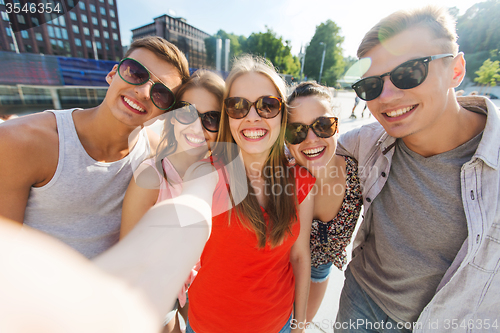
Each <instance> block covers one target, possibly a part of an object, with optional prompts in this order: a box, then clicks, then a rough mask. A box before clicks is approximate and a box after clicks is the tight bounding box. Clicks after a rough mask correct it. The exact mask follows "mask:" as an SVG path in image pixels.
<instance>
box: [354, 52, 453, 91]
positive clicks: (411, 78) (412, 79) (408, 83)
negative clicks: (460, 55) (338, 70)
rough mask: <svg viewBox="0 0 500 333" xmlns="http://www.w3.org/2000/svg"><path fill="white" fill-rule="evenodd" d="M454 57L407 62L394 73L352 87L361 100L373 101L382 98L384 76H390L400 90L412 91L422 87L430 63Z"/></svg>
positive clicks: (365, 79)
mask: <svg viewBox="0 0 500 333" xmlns="http://www.w3.org/2000/svg"><path fill="white" fill-rule="evenodd" d="M447 57H453V54H449V53H448V54H438V55H434V56H430V57H424V58H418V59H413V60H409V61H406V62H404V63H402V64H401V65H399V66H398V67H396V68H394V69H393V70H392V71H390V72H387V73H384V74H382V75H379V76H369V77H365V78H363V79H361V80H359V81H357V82H355V83H354V84H353V85H352V89H354V91H355V92H356V94H357V95H358V97H359V98H361V99H362V100H365V101H371V100H373V99H375V98H377V97H379V96H380V94H381V93H382V89H383V88H384V79H383V78H384V76H389V79H390V80H391V82H392V84H394V86H395V87H396V88H399V89H412V88H415V87H418V86H419V85H421V84H422V83H423V82H424V81H425V79H426V77H427V74H428V72H429V62H430V61H432V60H436V59H441V58H447Z"/></svg>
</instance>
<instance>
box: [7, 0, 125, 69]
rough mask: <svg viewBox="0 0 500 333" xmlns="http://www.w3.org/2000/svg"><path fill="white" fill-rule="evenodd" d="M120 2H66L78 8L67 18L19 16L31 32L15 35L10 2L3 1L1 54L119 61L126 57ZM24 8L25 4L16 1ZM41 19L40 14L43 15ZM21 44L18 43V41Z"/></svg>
mask: <svg viewBox="0 0 500 333" xmlns="http://www.w3.org/2000/svg"><path fill="white" fill-rule="evenodd" d="M116 1H117V0H80V1H78V3H77V4H76V6H74V5H73V3H74V2H73V0H66V1H65V2H67V3H68V4H69V6H71V7H74V8H73V9H71V10H70V11H68V12H66V13H65V14H64V15H61V16H58V17H55V16H53V17H51V16H50V14H47V13H45V14H41V15H45V16H44V17H43V19H44V21H47V23H43V24H40V17H39V16H38V17H37V15H29V16H26V15H24V16H23V17H21V16H18V17H17V21H18V22H21V23H22V24H24V25H25V26H26V27H28V29H26V30H22V31H19V32H14V33H13V32H12V30H11V28H10V19H9V15H8V14H7V12H6V1H5V0H0V12H1V18H0V51H13V52H15V51H16V46H15V45H16V44H17V47H18V49H19V52H21V53H25V52H26V53H37V54H48V55H58V56H65V57H76V58H87V59H99V60H113V61H119V60H120V59H121V58H122V56H123V51H122V43H121V38H120V26H119V22H118V15H117V5H116ZM14 3H19V4H20V5H21V6H22V5H23V3H25V1H20V0H14ZM39 15H40V14H39ZM13 38H15V40H16V42H17V43H15V42H14V39H13Z"/></svg>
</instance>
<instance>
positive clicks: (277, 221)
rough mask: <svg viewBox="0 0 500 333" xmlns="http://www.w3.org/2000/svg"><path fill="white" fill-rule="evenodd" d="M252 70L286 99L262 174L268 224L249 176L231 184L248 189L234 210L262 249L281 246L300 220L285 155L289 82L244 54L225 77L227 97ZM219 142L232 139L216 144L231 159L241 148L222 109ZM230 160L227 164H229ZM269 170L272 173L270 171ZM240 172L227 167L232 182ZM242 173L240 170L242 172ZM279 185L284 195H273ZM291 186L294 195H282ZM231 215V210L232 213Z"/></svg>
mask: <svg viewBox="0 0 500 333" xmlns="http://www.w3.org/2000/svg"><path fill="white" fill-rule="evenodd" d="M249 72H253V73H258V74H262V75H264V76H266V77H267V78H268V79H269V80H270V81H271V82H272V83H273V84H274V86H275V87H276V90H277V91H278V94H279V96H277V97H280V98H282V100H283V102H284V103H283V104H284V106H283V109H282V112H281V113H280V117H281V126H280V133H279V136H278V138H277V140H276V142H275V143H274V144H273V146H272V147H271V152H270V153H269V156H268V157H267V159H266V161H265V162H264V167H263V170H264V171H266V172H264V173H262V177H263V178H264V181H265V187H264V189H265V191H266V193H270V195H267V198H266V199H267V205H266V212H267V214H268V215H269V223H268V224H266V222H265V221H264V216H263V215H262V211H261V209H260V205H259V203H258V201H257V198H256V196H255V193H254V191H253V188H252V186H251V185H250V181H249V179H248V177H246V184H232V186H231V189H232V190H233V189H236V190H237V189H238V188H241V187H242V186H246V187H247V188H248V195H247V196H246V197H245V199H243V201H242V202H241V203H239V204H238V205H237V206H236V207H235V208H234V209H236V214H237V216H238V218H239V220H240V221H242V222H243V225H244V226H245V227H247V228H249V229H250V230H253V231H254V232H255V234H256V236H257V240H258V247H259V248H263V247H265V245H266V242H269V244H270V245H271V247H276V246H278V245H280V244H281V243H282V242H283V240H284V239H285V237H286V236H287V235H291V234H292V232H291V226H292V225H293V224H294V223H295V222H296V221H297V218H296V202H297V200H296V195H295V179H294V176H293V174H292V173H289V172H287V170H288V168H287V159H286V157H285V151H284V147H285V128H286V122H287V106H286V85H285V82H284V81H283V79H282V78H281V77H280V76H279V75H278V73H277V72H276V70H275V69H274V67H273V66H272V65H271V64H270V63H269V62H268V61H267V60H266V59H264V58H260V57H255V56H251V55H244V56H242V57H240V58H238V59H236V60H235V62H234V64H233V68H232V70H231V72H230V73H229V76H228V77H227V79H226V90H225V93H224V99H225V98H227V97H228V96H229V91H230V90H231V85H232V84H233V82H234V81H235V80H236V79H237V78H238V77H240V76H242V75H243V74H246V73H249ZM217 141H218V142H221V143H224V142H229V143H232V144H231V145H224V144H220V145H216V148H215V154H216V155H217V156H218V157H220V158H223V159H225V160H226V161H232V160H233V159H234V158H236V156H237V155H238V151H236V150H235V149H231V148H230V147H235V146H236V144H235V141H234V138H233V136H232V134H231V129H230V127H229V118H228V116H227V114H226V113H225V112H224V106H223V112H222V114H221V123H220V127H219V134H218V137H217ZM227 164H228V163H226V165H227ZM267 170H269V172H267ZM280 171H281V172H280ZM233 172H234V173H235V172H238V170H233V171H232V170H228V173H229V181H230V182H231V181H234V179H240V178H241V177H231V174H234V173H233ZM240 172H241V171H240ZM276 186H277V187H278V188H279V189H280V190H281V191H282V192H281V195H277V196H275V195H272V191H273V189H275V188H276ZM289 188H291V189H292V190H293V191H292V193H291V194H292V195H287V193H285V194H283V191H285V189H289ZM229 216H231V211H230V212H229Z"/></svg>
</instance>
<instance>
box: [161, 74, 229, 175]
mask: <svg viewBox="0 0 500 333" xmlns="http://www.w3.org/2000/svg"><path fill="white" fill-rule="evenodd" d="M192 88H202V89H205V90H207V91H208V92H209V93H211V94H212V95H214V96H215V98H216V99H217V105H218V107H219V111H220V110H222V100H223V97H224V88H225V86H224V80H223V79H222V78H221V77H220V76H219V75H217V74H215V73H212V72H210V71H208V70H204V69H199V70H197V71H196V72H194V73H193V75H192V76H191V77H190V78H189V80H188V81H187V82H186V83H184V84H183V85H182V86H181V87H180V89H179V90H178V91H177V93H176V94H175V99H176V100H177V101H180V100H182V96H183V95H184V93H185V92H186V91H188V90H190V89H192ZM174 108H175V107H174ZM173 114H174V113H173V112H172V111H170V112H167V113H166V114H165V116H164V117H165V122H164V125H163V130H162V134H161V139H160V143H159V144H158V148H157V149H156V155H155V165H156V169H157V170H158V171H160V173H162V174H163V176H164V177H165V178H166V175H165V172H163V166H162V160H163V159H164V158H165V157H167V156H168V155H170V154H172V153H174V152H175V151H176V149H177V140H176V139H175V134H174V125H172V123H171V119H172V117H173ZM167 181H168V179H167Z"/></svg>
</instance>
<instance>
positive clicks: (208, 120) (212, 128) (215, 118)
mask: <svg viewBox="0 0 500 333" xmlns="http://www.w3.org/2000/svg"><path fill="white" fill-rule="evenodd" d="M176 107H178V109H175V110H174V118H175V119H176V120H177V121H178V122H180V123H181V124H183V125H189V124H192V123H194V122H195V121H196V119H198V117H199V118H200V119H201V124H202V125H203V127H204V128H205V129H206V130H207V131H209V132H212V133H215V132H217V131H218V130H219V121H220V112H219V111H207V112H205V113H200V112H199V111H198V110H196V108H195V107H194V105H191V104H190V103H188V102H184V101H180V102H178V103H177V104H176Z"/></svg>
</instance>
